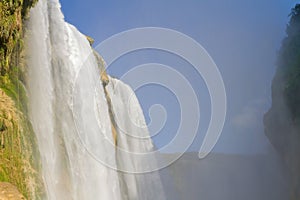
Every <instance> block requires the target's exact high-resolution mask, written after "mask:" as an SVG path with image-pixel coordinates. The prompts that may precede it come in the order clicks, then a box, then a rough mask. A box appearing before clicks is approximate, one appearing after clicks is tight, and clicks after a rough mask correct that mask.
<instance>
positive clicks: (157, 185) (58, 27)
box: [28, 0, 164, 200]
mask: <svg viewBox="0 0 300 200" xmlns="http://www.w3.org/2000/svg"><path fill="white" fill-rule="evenodd" d="M28 52H29V55H28V57H29V58H28V92H29V102H30V109H29V110H30V116H31V121H32V124H33V128H34V131H35V133H36V135H37V139H38V144H39V150H40V154H41V161H42V172H43V179H44V183H45V187H46V193H47V199H49V200H54V199H58V200H73V199H74V200H77V199H78V200H94V199H103V200H121V199H130V200H132V199H143V200H147V199H149V200H153V199H155V200H160V199H164V192H163V188H162V185H161V181H160V177H159V175H158V174H157V173H151V174H146V175H134V174H125V173H120V172H117V171H116V170H113V169H111V168H109V167H106V166H105V165H103V163H109V165H110V166H111V167H113V168H116V169H119V170H122V169H124V170H125V169H128V168H134V169H135V168H137V169H140V168H143V167H144V166H148V165H153V164H155V162H153V163H147V162H149V161H147V162H145V160H144V162H142V159H137V158H135V157H131V156H128V155H123V153H122V151H121V150H119V149H118V148H115V147H114V145H112V144H113V143H114V141H113V140H114V139H113V136H112V127H111V121H110V116H109V112H108V106H109V105H108V103H107V99H106V97H105V92H104V89H103V86H102V83H101V80H100V79H99V77H98V75H99V67H98V65H97V61H96V59H95V57H94V56H91V55H93V54H92V49H91V47H90V45H89V43H88V41H87V39H86V37H85V36H84V35H82V34H81V33H80V32H79V31H77V29H76V28H75V27H73V26H72V25H70V24H68V23H66V22H65V21H64V17H63V14H62V13H61V10H60V4H59V2H58V0H40V1H39V3H38V4H37V6H36V7H35V8H34V9H33V10H32V12H31V17H30V20H29V23H28ZM78 75H79V77H80V78H78ZM78 80H79V81H78ZM76 81H78V82H77V84H75V83H76ZM116 85H118V86H116ZM74 90H75V91H76V95H75V96H76V98H75V100H74V95H73V94H74V93H73V92H74ZM107 92H108V93H109V95H110V96H111V106H112V110H113V113H114V115H115V117H116V123H117V124H118V127H119V128H118V130H117V131H118V146H119V147H120V148H123V149H125V150H128V151H134V152H147V151H151V150H153V145H152V142H151V139H144V140H142V141H140V140H136V139H132V138H131V137H129V136H126V135H125V134H122V132H127V133H133V134H134V135H135V136H136V135H141V136H147V135H149V133H148V131H147V128H137V127H136V125H139V126H144V125H145V120H144V116H143V113H142V111H141V108H140V105H139V103H138V101H137V99H136V97H135V96H132V90H131V89H130V88H129V87H128V86H126V85H125V84H123V83H122V82H120V81H118V80H115V79H112V78H110V83H109V85H108V86H107ZM95 94H96V95H95ZM95 97H96V98H95ZM129 98H131V99H130V101H128V99H129ZM125 102H127V103H125ZM128 102H129V103H128ZM95 116H96V117H95ZM129 119H130V120H129ZM133 123H134V124H135V125H133ZM99 160H101V161H102V163H101V162H99Z"/></svg>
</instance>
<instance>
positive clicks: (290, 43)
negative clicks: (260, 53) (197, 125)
mask: <svg viewBox="0 0 300 200" xmlns="http://www.w3.org/2000/svg"><path fill="white" fill-rule="evenodd" d="M286 33H287V37H286V38H285V39H284V40H283V42H282V47H281V49H280V52H279V55H278V56H279V57H278V61H277V72H276V75H275V78H274V80H273V83H272V107H271V109H270V110H269V111H268V113H267V114H266V115H265V118H264V124H265V133H266V135H267V136H268V138H269V139H270V141H271V143H272V144H273V145H274V146H275V148H276V150H277V151H278V152H279V154H280V155H281V157H282V158H283V160H284V162H285V164H286V166H287V168H288V171H289V174H290V182H291V191H290V193H291V198H290V199H292V200H296V199H297V200H298V199H300V4H298V5H296V6H295V8H294V9H293V10H292V12H291V15H290V22H289V24H288V26H287V30H286Z"/></svg>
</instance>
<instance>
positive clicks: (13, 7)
mask: <svg viewBox="0 0 300 200" xmlns="http://www.w3.org/2000/svg"><path fill="white" fill-rule="evenodd" d="M36 2H37V0H1V1H0V182H2V181H5V182H10V183H12V184H14V185H16V186H17V187H18V189H19V190H20V191H21V192H22V194H23V195H24V196H25V197H26V198H27V199H40V198H41V197H42V195H43V185H42V180H41V179H40V173H39V171H40V170H39V169H40V163H39V152H38V149H37V143H36V139H35V135H34V133H33V130H32V127H31V124H30V122H29V119H28V113H27V99H26V98H27V96H26V91H25V88H24V74H25V70H26V67H25V62H24V55H23V54H24V52H23V36H24V27H23V22H24V20H25V19H26V17H27V16H28V12H29V10H30V8H31V7H32V6H33V5H34V4H35V3H36Z"/></svg>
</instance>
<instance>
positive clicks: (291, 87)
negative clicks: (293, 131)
mask: <svg viewBox="0 0 300 200" xmlns="http://www.w3.org/2000/svg"><path fill="white" fill-rule="evenodd" d="M286 33H287V37H286V39H285V40H284V41H283V44H282V48H281V51H280V56H279V63H278V70H279V71H280V73H282V76H283V78H284V81H285V88H284V95H285V97H286V101H287V105H288V108H289V110H290V112H291V113H292V117H293V119H294V120H299V118H300V4H298V5H296V7H295V8H294V9H293V10H292V13H291V19H290V23H289V25H288V27H287V31H286Z"/></svg>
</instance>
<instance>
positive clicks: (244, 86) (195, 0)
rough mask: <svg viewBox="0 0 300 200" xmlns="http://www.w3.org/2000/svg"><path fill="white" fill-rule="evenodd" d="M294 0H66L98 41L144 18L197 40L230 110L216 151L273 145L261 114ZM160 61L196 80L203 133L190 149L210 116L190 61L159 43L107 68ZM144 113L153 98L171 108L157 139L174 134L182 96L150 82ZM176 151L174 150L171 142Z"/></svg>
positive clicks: (117, 71) (143, 94) (69, 12)
mask: <svg viewBox="0 0 300 200" xmlns="http://www.w3.org/2000/svg"><path fill="white" fill-rule="evenodd" d="M296 2H297V1H295V0H221V1H220V0H186V1H179V0H164V1H162V0H152V1H149V0H148V1H147V0H139V1H138V0H134V1H132V0H131V1H121V0H118V1H117V0H111V1H100V0H72V1H70V0H61V4H62V10H63V12H64V15H65V18H66V21H68V22H69V23H71V24H73V25H75V26H76V27H77V28H78V29H79V30H80V31H81V32H83V33H84V34H87V35H89V36H91V37H93V38H94V39H95V44H98V43H100V42H101V41H103V40H105V39H107V38H108V37H110V36H112V35H114V34H117V33H119V32H122V31H125V30H128V29H132V28H138V27H145V26H155V27H164V28H170V29H174V30H177V31H180V32H182V33H184V34H186V35H188V36H190V37H192V38H193V39H195V40H196V41H197V42H198V43H200V44H201V45H202V46H203V47H205V49H206V50H207V51H208V53H209V54H210V55H211V56H212V58H213V59H214V61H215V62H216V64H217V65H218V67H219V70H220V72H221V74H222V76H223V79H224V83H225V87H226V92H227V96H228V115H227V119H226V124H225V127H224V130H223V133H222V136H221V138H220V140H219V142H218V144H217V146H216V147H215V149H214V151H216V152H226V153H265V152H268V151H269V149H270V145H269V143H268V140H267V138H266V137H265V136H264V133H263V124H262V117H263V114H264V113H265V112H266V111H267V110H268V108H269V107H270V105H271V91H270V87H271V81H272V78H273V75H274V73H275V69H276V65H275V62H276V54H277V51H278V49H279V47H280V44H281V40H282V39H283V38H284V36H285V28H286V24H287V22H288V15H289V13H290V9H291V8H292V7H293V6H294V5H295V4H296ZM148 62H158V63H163V64H167V65H169V66H172V67H173V68H174V69H176V70H177V71H179V72H180V73H181V74H183V75H184V76H185V77H186V78H187V79H188V80H189V81H190V82H191V84H192V86H193V88H194V90H195V91H196V94H197V96H198V98H199V100H200V102H201V105H200V106H201V116H203V117H202V118H201V123H200V129H199V134H198V136H197V138H196V140H195V142H194V143H193V145H192V146H191V148H190V149H189V150H190V151H198V150H199V148H200V145H201V143H202V140H203V137H204V134H205V132H206V129H207V126H208V122H209V117H210V109H209V107H210V100H209V95H208V91H207V89H206V86H205V84H204V82H203V80H202V79H201V77H199V76H198V75H197V74H196V73H195V72H194V71H193V69H192V67H190V66H189V64H188V63H186V62H185V61H183V60H181V59H179V58H177V57H176V56H174V55H171V54H168V53H165V52H158V51H154V50H153V51H151V50H149V51H142V52H135V53H132V54H129V55H126V58H125V57H124V58H120V59H119V60H118V61H117V62H115V63H114V64H113V65H112V66H111V67H110V68H109V70H108V71H109V73H110V74H111V75H113V76H115V77H121V76H122V75H123V74H124V73H126V72H127V71H128V70H129V69H131V68H132V67H133V66H136V65H138V64H143V63H148ZM137 96H138V98H139V100H140V101H141V104H142V107H143V110H144V112H145V115H146V119H147V120H148V121H149V116H148V109H149V107H150V106H151V105H153V104H157V103H158V104H162V105H163V106H164V107H165V109H166V111H167V112H168V119H167V123H166V126H165V127H164V129H163V130H162V132H161V134H159V135H158V136H157V137H154V138H153V139H154V142H155V144H156V145H157V146H158V147H161V146H164V145H165V144H167V143H168V142H169V141H170V139H171V138H172V137H173V133H174V132H176V130H177V128H178V123H179V121H180V119H179V115H180V110H178V102H177V100H176V98H175V96H174V95H173V94H172V93H171V92H170V91H168V90H167V89H166V88H163V87H159V86H157V85H152V86H145V87H143V88H141V89H139V90H138V91H137ZM172 151H176V149H173V150H172Z"/></svg>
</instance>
